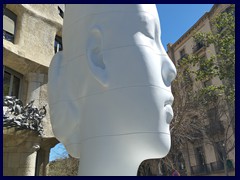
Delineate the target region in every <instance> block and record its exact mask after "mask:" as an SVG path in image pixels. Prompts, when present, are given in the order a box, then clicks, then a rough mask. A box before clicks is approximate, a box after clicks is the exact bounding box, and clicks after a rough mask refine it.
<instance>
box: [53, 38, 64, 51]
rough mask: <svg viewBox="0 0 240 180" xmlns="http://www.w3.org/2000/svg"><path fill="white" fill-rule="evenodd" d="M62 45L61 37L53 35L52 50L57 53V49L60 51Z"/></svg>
mask: <svg viewBox="0 0 240 180" xmlns="http://www.w3.org/2000/svg"><path fill="white" fill-rule="evenodd" d="M62 50H63V46H62V37H60V36H56V37H55V42H54V51H55V53H57V52H58V51H62Z"/></svg>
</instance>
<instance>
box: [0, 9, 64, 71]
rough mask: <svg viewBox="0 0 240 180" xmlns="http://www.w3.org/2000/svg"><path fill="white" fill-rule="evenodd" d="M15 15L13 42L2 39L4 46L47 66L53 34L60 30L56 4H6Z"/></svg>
mask: <svg viewBox="0 0 240 180" xmlns="http://www.w3.org/2000/svg"><path fill="white" fill-rule="evenodd" d="M7 8H8V9H10V10H11V11H13V12H14V13H15V14H16V15H17V26H16V37H15V41H14V44H12V43H10V42H8V41H5V40H4V47H9V50H10V49H11V51H13V52H20V53H15V54H19V55H20V56H22V57H24V58H26V59H29V60H31V61H33V62H35V63H37V64H39V65H43V66H46V67H48V66H49V64H50V61H51V58H52V56H53V55H54V39H55V35H56V34H57V33H59V32H61V28H62V24H63V19H62V18H61V17H60V16H59V14H58V9H57V5H53V4H52V5H50V4H40V5H39V4H32V5H31V4H17V5H9V4H8V5H7Z"/></svg>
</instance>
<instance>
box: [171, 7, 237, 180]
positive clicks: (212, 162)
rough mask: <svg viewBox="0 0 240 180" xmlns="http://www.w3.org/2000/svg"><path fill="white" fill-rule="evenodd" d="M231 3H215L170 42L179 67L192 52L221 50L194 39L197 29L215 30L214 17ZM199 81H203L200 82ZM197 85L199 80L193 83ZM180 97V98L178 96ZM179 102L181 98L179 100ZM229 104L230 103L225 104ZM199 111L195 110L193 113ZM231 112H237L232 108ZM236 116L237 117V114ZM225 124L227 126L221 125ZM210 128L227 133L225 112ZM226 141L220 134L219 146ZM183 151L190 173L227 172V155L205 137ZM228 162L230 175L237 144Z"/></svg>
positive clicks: (208, 54) (231, 130) (206, 54)
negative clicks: (224, 156)
mask: <svg viewBox="0 0 240 180" xmlns="http://www.w3.org/2000/svg"><path fill="white" fill-rule="evenodd" d="M229 6H230V4H215V5H213V7H212V8H211V10H210V11H209V12H206V13H205V14H204V15H203V16H202V17H201V18H200V19H199V20H198V21H197V22H196V23H195V24H194V25H193V26H192V27H191V28H190V29H189V30H188V31H187V32H186V33H184V34H183V35H182V36H181V37H180V38H179V39H178V40H177V41H176V42H175V43H173V44H168V54H169V56H170V58H171V59H172V60H173V62H174V64H175V65H176V67H177V69H178V68H180V66H179V62H180V61H181V60H182V59H183V58H185V57H187V56H188V55H190V54H198V56H199V57H206V58H210V57H211V56H212V55H216V54H217V47H215V46H214V45H210V46H209V47H204V46H202V45H201V44H198V43H196V42H195V41H194V38H193V35H194V34H195V33H196V32H213V33H215V30H214V27H213V26H212V25H211V23H210V21H211V20H212V19H213V18H214V17H215V16H216V15H217V14H219V13H220V12H223V11H226V10H227V9H228V7H229ZM222 83H223V82H222V81H221V80H220V79H219V78H213V79H212V80H211V81H207V82H202V86H208V85H211V84H222ZM198 85H199V84H198ZM193 88H196V84H194V85H193ZM175 99H177V98H175ZM176 103H177V102H176ZM225 106H227V104H225ZM194 113H195V114H197V109H196V112H193V114H191V115H190V116H191V117H190V118H192V117H193V115H194ZM215 113H216V112H215V111H211V112H209V116H214V115H215ZM228 113H229V115H231V114H234V112H233V113H232V112H230V110H229V112H228ZM234 118H235V117H234ZM210 120H211V117H209V119H208V121H209V122H208V126H210V125H211V121H210ZM221 124H222V125H223V126H221ZM212 125H213V126H211V129H210V131H211V132H212V133H214V134H212V135H217V133H218V135H219V137H221V135H220V134H223V132H224V129H225V130H226V128H227V126H228V124H227V118H226V116H222V117H221V118H219V119H218V121H214V122H213V123H212ZM229 134H232V136H231V135H229V140H228V141H229V142H230V143H232V144H234V143H235V123H233V124H232V126H231V128H229ZM222 142H223V141H222V140H221V138H219V142H216V144H218V145H219V146H225V144H223V143H222ZM182 154H183V157H184V161H185V163H184V164H185V168H186V170H187V174H188V175H224V166H223V162H221V160H220V158H221V157H222V156H223V154H221V152H218V148H216V147H214V146H213V145H212V144H208V143H206V142H205V141H202V142H195V143H190V142H189V143H187V144H186V148H185V149H182ZM227 158H228V162H229V163H230V164H232V166H233V167H232V169H231V170H230V175H235V170H234V168H235V147H234V149H233V150H232V151H231V152H230V153H229V154H228V157H227Z"/></svg>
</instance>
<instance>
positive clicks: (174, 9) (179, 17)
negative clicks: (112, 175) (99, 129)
mask: <svg viewBox="0 0 240 180" xmlns="http://www.w3.org/2000/svg"><path fill="white" fill-rule="evenodd" d="M212 6H213V4H157V9H158V14H159V18H160V23H161V31H162V37H161V40H162V43H163V46H164V48H165V50H166V51H167V44H168V43H174V42H176V41H177V40H178V39H179V38H180V37H181V36H182V35H183V34H184V33H185V32H186V31H187V30H188V29H189V28H190V27H192V25H194V24H195V22H197V20H198V19H199V18H200V17H201V16H203V15H204V13H205V12H208V11H209V10H210V9H211V8H212ZM64 156H67V152H66V150H65V148H64V146H63V145H62V144H58V145H56V146H55V148H52V149H51V152H50V161H52V160H54V159H56V158H59V157H64Z"/></svg>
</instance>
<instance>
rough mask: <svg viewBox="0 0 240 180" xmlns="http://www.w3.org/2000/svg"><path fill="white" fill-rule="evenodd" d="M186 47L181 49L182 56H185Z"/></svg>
mask: <svg viewBox="0 0 240 180" xmlns="http://www.w3.org/2000/svg"><path fill="white" fill-rule="evenodd" d="M185 54H186V53H185V49H182V50H181V51H180V58H183V57H184V56H185Z"/></svg>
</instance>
